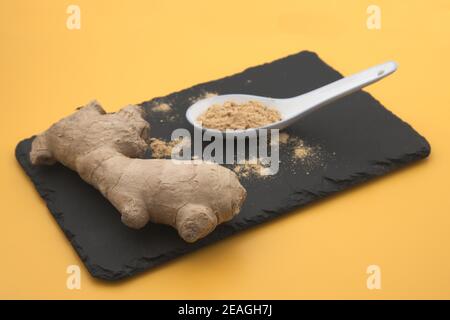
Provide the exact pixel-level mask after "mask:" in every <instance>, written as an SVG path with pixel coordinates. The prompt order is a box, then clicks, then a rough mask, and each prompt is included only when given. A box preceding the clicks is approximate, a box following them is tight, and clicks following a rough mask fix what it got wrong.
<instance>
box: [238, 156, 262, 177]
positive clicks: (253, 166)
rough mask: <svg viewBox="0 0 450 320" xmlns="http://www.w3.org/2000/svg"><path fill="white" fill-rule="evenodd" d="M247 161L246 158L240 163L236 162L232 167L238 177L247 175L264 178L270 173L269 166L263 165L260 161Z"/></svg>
mask: <svg viewBox="0 0 450 320" xmlns="http://www.w3.org/2000/svg"><path fill="white" fill-rule="evenodd" d="M254 162H255V161H249V160H246V161H245V162H244V163H242V164H236V165H235V166H234V168H233V171H234V172H235V173H236V174H237V175H238V177H240V178H247V177H260V178H266V177H269V176H270V175H271V172H270V168H269V167H267V166H265V165H263V164H262V163H261V161H259V160H258V161H257V162H256V163H254Z"/></svg>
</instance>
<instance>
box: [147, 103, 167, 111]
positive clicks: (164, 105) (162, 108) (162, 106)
mask: <svg viewBox="0 0 450 320" xmlns="http://www.w3.org/2000/svg"><path fill="white" fill-rule="evenodd" d="M151 110H152V111H155V112H169V111H172V108H171V107H170V105H169V104H167V103H160V104H157V105H155V106H154V107H152V109H151Z"/></svg>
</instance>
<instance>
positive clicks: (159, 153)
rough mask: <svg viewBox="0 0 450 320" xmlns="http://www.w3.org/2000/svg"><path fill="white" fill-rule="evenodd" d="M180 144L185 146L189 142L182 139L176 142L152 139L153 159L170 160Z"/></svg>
mask: <svg viewBox="0 0 450 320" xmlns="http://www.w3.org/2000/svg"><path fill="white" fill-rule="evenodd" d="M187 140H189V139H187ZM180 143H183V144H184V143H188V141H184V140H182V139H179V140H174V141H164V140H161V139H157V138H152V139H150V149H151V150H152V158H156V159H162V158H170V157H171V156H172V150H173V148H175V147H176V146H179V145H180ZM189 143H190V142H189Z"/></svg>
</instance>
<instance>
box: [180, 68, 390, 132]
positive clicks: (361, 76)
mask: <svg viewBox="0 0 450 320" xmlns="http://www.w3.org/2000/svg"><path fill="white" fill-rule="evenodd" d="M395 70H397V63H395V62H393V61H391V62H387V63H383V64H380V65H377V66H375V67H372V68H369V69H367V70H364V71H362V72H359V73H357V74H354V75H351V76H349V77H345V78H342V79H339V80H337V81H335V82H332V83H330V84H328V85H325V86H323V87H320V88H318V89H315V90H313V91H310V92H308V93H305V94H302V95H300V96H297V97H293V98H288V99H275V98H268V97H260V96H253V95H247V94H227V95H220V96H214V97H210V98H206V99H202V100H199V101H197V102H196V103H194V104H193V105H192V106H190V107H189V108H188V110H187V111H186V118H187V120H188V121H189V122H190V123H191V124H192V125H193V126H194V127H195V128H196V129H200V130H205V131H206V132H210V133H212V134H213V133H225V134H226V136H239V135H245V134H248V133H249V131H252V130H257V129H261V128H264V129H284V128H286V127H288V126H290V125H291V124H293V123H294V122H296V121H297V120H299V119H300V118H302V117H304V116H305V115H307V114H308V113H310V112H312V111H314V110H317V109H318V108H320V107H322V106H324V105H326V104H327V103H330V102H332V101H334V100H337V99H339V98H341V97H343V96H346V95H348V94H350V93H352V92H355V91H357V90H359V89H361V88H363V87H365V86H368V85H369V84H372V83H374V82H376V81H378V80H381V79H383V78H384V77H386V76H388V75H390V74H391V73H393V72H394V71H395ZM250 100H252V101H259V102H261V103H262V104H264V105H266V106H268V107H271V108H274V109H276V110H278V111H279V112H280V114H281V120H280V121H278V122H275V123H271V124H269V125H266V126H263V127H259V128H251V129H247V130H227V131H220V130H216V129H210V128H205V127H202V126H201V125H200V124H199V123H198V122H197V118H198V117H199V116H200V115H202V114H203V113H204V112H205V111H206V110H207V109H208V108H209V107H210V106H212V105H215V104H223V103H225V102H226V101H233V102H237V103H244V102H247V101H250Z"/></svg>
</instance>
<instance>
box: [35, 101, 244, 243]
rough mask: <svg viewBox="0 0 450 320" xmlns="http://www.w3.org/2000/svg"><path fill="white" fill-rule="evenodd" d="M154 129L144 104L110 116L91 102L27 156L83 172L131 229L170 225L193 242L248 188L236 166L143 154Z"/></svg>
mask: <svg viewBox="0 0 450 320" xmlns="http://www.w3.org/2000/svg"><path fill="white" fill-rule="evenodd" d="M149 129H150V127H149V124H148V122H147V121H145V120H144V118H143V109H142V108H140V107H138V106H127V107H125V108H123V109H121V110H120V111H118V112H117V113H106V112H105V111H104V110H103V108H102V107H101V106H100V105H99V104H98V103H97V102H96V101H93V102H90V103H89V104H87V105H86V106H85V107H82V108H79V109H78V110H77V111H76V112H75V113H73V114H72V115H70V116H68V117H66V118H63V119H62V120H60V121H58V122H57V123H55V124H53V125H52V126H51V127H50V128H49V129H48V130H46V131H45V132H43V133H42V134H40V135H38V136H37V137H36V138H35V139H34V140H33V143H32V148H31V152H30V160H31V163H32V164H34V165H51V164H54V163H55V162H57V161H58V162H60V163H62V164H63V165H65V166H66V167H68V168H70V169H72V170H74V171H76V172H78V174H79V175H80V177H81V178H82V179H83V180H85V181H86V182H87V183H89V184H91V185H92V186H94V187H95V188H97V189H98V190H99V191H100V192H101V193H102V194H103V196H104V197H106V198H107V199H108V200H109V201H110V202H111V203H112V204H113V205H114V207H115V208H116V209H117V210H118V211H119V212H120V213H121V219H122V222H123V223H124V224H126V225H127V226H129V227H131V228H136V229H138V228H142V227H143V226H145V225H146V224H147V223H148V222H149V221H150V222H154V223H162V224H167V225H170V226H172V227H174V228H175V229H177V231H178V233H179V235H180V236H181V237H182V238H183V239H184V240H185V241H187V242H195V241H197V240H198V239H200V238H203V237H205V236H206V235H207V234H209V233H210V232H211V231H213V230H214V229H215V227H216V226H217V225H218V224H220V223H222V222H225V221H229V220H230V219H232V218H233V217H234V216H235V215H236V214H238V213H239V211H240V208H241V205H242V203H243V202H244V200H245V197H246V191H245V189H244V188H243V187H242V185H241V184H240V183H239V180H238V178H237V176H236V175H235V173H234V172H232V171H231V170H229V169H227V168H224V167H222V166H219V165H217V164H209V163H205V162H199V161H191V162H188V163H186V162H182V163H181V162H176V161H175V160H162V159H139V158H141V157H142V156H143V155H144V152H145V151H146V150H147V147H148V139H149V137H148V134H149Z"/></svg>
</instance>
